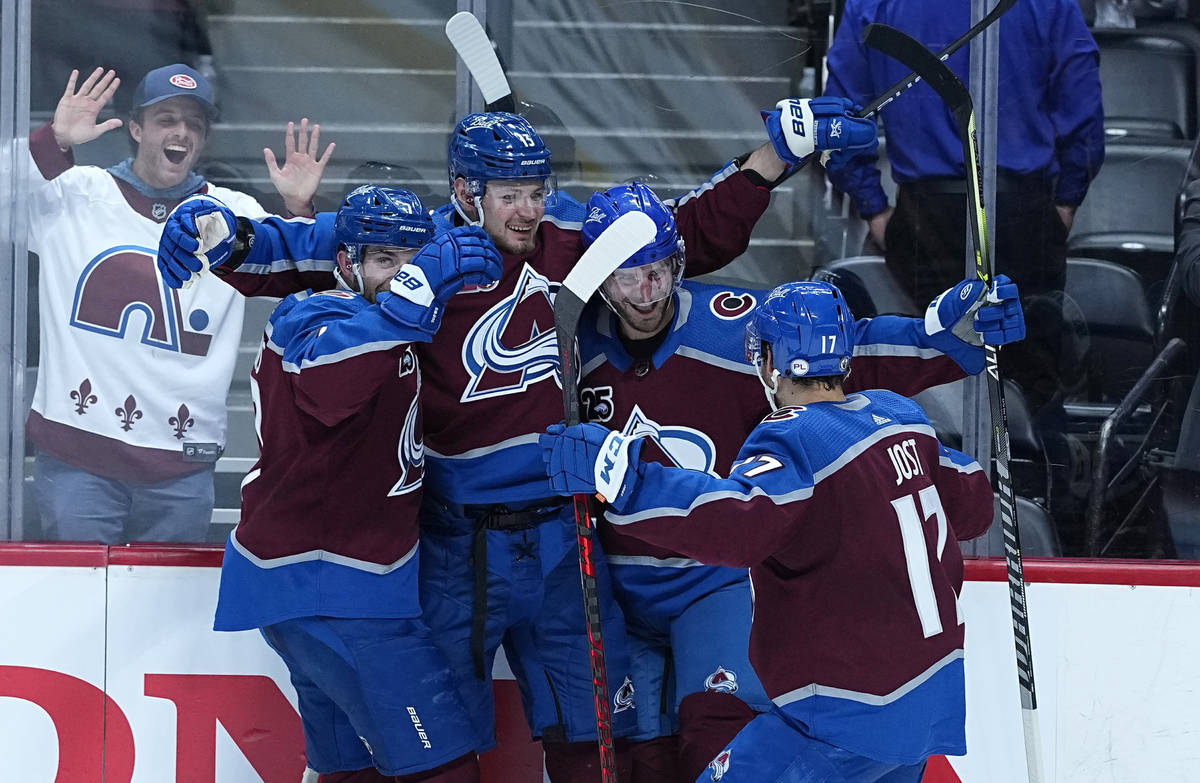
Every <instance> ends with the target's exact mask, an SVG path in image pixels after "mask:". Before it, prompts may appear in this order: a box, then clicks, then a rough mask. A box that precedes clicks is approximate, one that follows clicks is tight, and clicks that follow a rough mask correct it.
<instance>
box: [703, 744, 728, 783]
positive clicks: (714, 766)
mask: <svg viewBox="0 0 1200 783" xmlns="http://www.w3.org/2000/svg"><path fill="white" fill-rule="evenodd" d="M732 755H733V751H731V750H730V749H729V748H726V749H725V750H723V751H721V752H720V753H718V754H717V757H716V758H715V759H713V760H712V761H710V762H708V768H709V770H710V773H709V776H710V777H711V778H712V779H713V783H716V781H718V780H720V779H721V778H723V777H725V773H726V772H728V771H729V759H730V757H731V756H732Z"/></svg>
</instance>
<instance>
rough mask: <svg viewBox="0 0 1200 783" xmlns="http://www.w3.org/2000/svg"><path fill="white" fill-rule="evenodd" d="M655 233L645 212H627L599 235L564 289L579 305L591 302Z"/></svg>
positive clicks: (572, 269)
mask: <svg viewBox="0 0 1200 783" xmlns="http://www.w3.org/2000/svg"><path fill="white" fill-rule="evenodd" d="M656 232H657V229H656V228H655V227H654V221H653V220H651V219H650V216H649V215H647V214H646V213H645V212H626V213H625V214H624V215H621V217H619V218H617V219H616V220H614V221H613V223H612V225H610V226H609V227H608V228H606V229H604V231H602V232H600V236H598V237H596V241H595V242H593V243H592V246H591V247H589V248H588V249H587V250H585V251H584V253H583V255H582V256H580V258H579V260H578V261H576V262H575V266H573V267H571V271H570V272H569V273H567V279H566V280H563V282H562V285H563V288H566V289H567V290H568V291H570V292H571V293H573V294H575V296H577V297H579V298H580V299H581V300H582V301H584V302H586V301H587V300H589V299H591V298H592V294H594V293H596V291H597V289H599V288H600V284H601V283H603V282H604V281H605V279H607V278H608V276H609V275H611V274H612V273H613V271H614V270H615V269H616V268H617V267H619V266H620V265H621V264H623V263H625V262H626V261H628V260H629V257H630V256H632V255H633V254H634V253H636V252H637V251H639V250H641V249H642V248H643V247H645V246H646V245H648V244H650V242H651V241H652V240H653V239H654V235H655V233H656Z"/></svg>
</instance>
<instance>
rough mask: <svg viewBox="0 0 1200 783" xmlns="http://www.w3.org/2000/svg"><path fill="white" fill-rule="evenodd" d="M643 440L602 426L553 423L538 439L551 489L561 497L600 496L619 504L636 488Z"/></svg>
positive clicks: (592, 423)
mask: <svg viewBox="0 0 1200 783" xmlns="http://www.w3.org/2000/svg"><path fill="white" fill-rule="evenodd" d="M642 444H643V440H642V438H640V437H636V436H629V435H622V434H621V433H620V432H617V431H615V430H610V429H608V428H607V427H605V426H604V425H602V424H596V423H595V422H588V423H585V424H576V425H574V426H571V427H567V426H565V425H563V424H551V425H550V426H549V427H547V428H546V433H545V434H544V435H540V436H538V445H539V446H541V448H542V461H543V462H545V464H546V474H547V475H548V476H549V477H550V487H551V489H553V490H554V491H555V492H557V493H559V494H561V495H590V494H592V493H596V494H598V495H600V498H601V499H602V500H604V501H606V502H609V503H614V504H616V503H618V502H619V501H620V500H621V499H623V497H624V496H625V494H627V491H628V490H629V489H630V488H631V487H632V482H631V481H627V479H628V478H629V477H630V476H636V475H637V466H638V462H639V457H640V455H641V452H642Z"/></svg>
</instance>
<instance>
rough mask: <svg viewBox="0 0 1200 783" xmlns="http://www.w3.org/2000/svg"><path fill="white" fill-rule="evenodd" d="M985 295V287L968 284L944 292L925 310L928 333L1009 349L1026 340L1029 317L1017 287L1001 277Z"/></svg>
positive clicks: (977, 281)
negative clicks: (943, 332)
mask: <svg viewBox="0 0 1200 783" xmlns="http://www.w3.org/2000/svg"><path fill="white" fill-rule="evenodd" d="M994 282H995V285H993V286H992V288H991V290H989V291H988V292H987V294H986V295H983V289H984V286H985V283H984V282H983V281H982V280H979V279H972V280H964V281H962V282H961V283H959V284H958V285H956V286H954V287H953V288H950V289H947V290H946V291H943V292H942V293H941V294H940V295H939V296H938V297H937V298H936V299H934V300H933V301H932V302H930V303H929V307H928V308H926V310H925V333H926V334H928V335H929V336H931V337H932V336H934V335H936V334H938V333H939V332H942V331H947V330H948V331H949V332H950V333H951V334H953V335H954V336H955V337H957V338H958V339H960V340H962V341H963V342H965V343H967V344H968V345H975V346H979V345H983V344H984V343H987V344H988V345H1005V344H1006V343H1011V342H1016V341H1017V340H1021V339H1024V337H1025V313H1024V311H1023V310H1022V309H1021V299H1020V294H1019V292H1018V291H1017V284H1016V283H1014V282H1013V281H1012V280H1010V279H1009V278H1008V275H997V276H996V279H995V281H994Z"/></svg>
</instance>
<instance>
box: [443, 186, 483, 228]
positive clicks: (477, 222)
mask: <svg viewBox="0 0 1200 783" xmlns="http://www.w3.org/2000/svg"><path fill="white" fill-rule="evenodd" d="M477 201H478V202H479V203H477V204H476V205H475V209H476V211H478V212H479V218H478V219H477V220H472V219H471V218H470V217H468V216H467V213H466V211H465V210H464V209H463V206H462V203H461V202H460V201H459V200H458V194H456V193H454V192H451V193H450V203H451V204H453V205H454V211H455V212H457V213H458V216H459V217H461V218H462V219H463V222H464V223H466V224H467V225H468V226H478V227H479V228H483V198H482V197H479V198H477Z"/></svg>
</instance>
